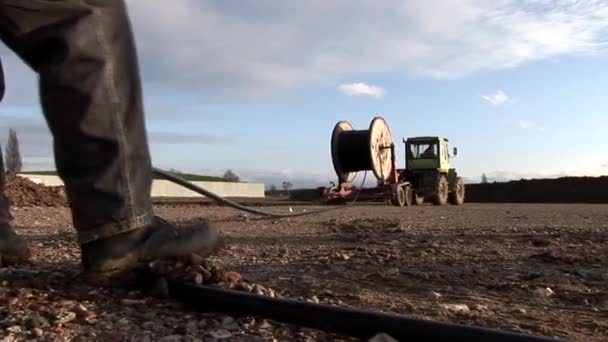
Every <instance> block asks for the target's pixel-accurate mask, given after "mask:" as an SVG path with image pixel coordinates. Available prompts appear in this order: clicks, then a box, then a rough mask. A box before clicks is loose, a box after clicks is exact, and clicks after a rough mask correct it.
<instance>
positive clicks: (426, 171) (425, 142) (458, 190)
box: [399, 137, 465, 205]
mask: <svg viewBox="0 0 608 342" xmlns="http://www.w3.org/2000/svg"><path fill="white" fill-rule="evenodd" d="M403 142H404V143H405V160H406V167H405V169H402V170H399V173H400V176H401V177H400V178H401V179H403V180H404V181H407V182H409V183H410V184H411V186H412V189H413V190H414V204H418V205H419V204H422V203H423V202H424V201H425V200H430V201H431V202H433V203H434V204H436V205H444V204H446V203H448V202H450V203H451V204H454V205H461V204H463V203H464V194H465V189H464V183H463V180H462V178H461V177H459V176H458V173H457V172H456V169H455V168H453V167H452V165H451V158H452V156H451V155H450V151H449V141H448V139H446V138H441V137H413V138H408V139H407V140H406V139H404V140H403ZM457 152H458V151H457V149H456V148H454V151H453V154H454V156H455V155H456V154H457Z"/></svg>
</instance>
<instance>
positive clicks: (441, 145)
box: [403, 137, 457, 172]
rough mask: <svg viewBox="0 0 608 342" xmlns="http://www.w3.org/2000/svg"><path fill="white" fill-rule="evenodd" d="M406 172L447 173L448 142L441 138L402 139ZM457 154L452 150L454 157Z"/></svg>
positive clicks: (448, 162) (448, 167) (448, 161)
mask: <svg viewBox="0 0 608 342" xmlns="http://www.w3.org/2000/svg"><path fill="white" fill-rule="evenodd" d="M403 142H404V143H405V161H406V170H407V171H429V170H437V171H440V172H448V170H449V169H450V158H451V156H450V154H449V141H448V139H446V138H441V137H413V138H408V139H407V140H406V139H403ZM456 154H457V150H456V148H454V155H456Z"/></svg>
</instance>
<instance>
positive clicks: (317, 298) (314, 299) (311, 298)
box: [310, 296, 319, 304]
mask: <svg viewBox="0 0 608 342" xmlns="http://www.w3.org/2000/svg"><path fill="white" fill-rule="evenodd" d="M310 301H311V302H312V303H315V304H319V297H317V296H312V297H310Z"/></svg>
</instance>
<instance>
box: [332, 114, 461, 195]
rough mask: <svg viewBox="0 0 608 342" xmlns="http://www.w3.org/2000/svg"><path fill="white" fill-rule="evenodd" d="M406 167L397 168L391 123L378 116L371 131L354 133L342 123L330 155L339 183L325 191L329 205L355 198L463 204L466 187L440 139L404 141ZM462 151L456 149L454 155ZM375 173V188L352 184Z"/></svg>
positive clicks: (409, 139)
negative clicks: (358, 177) (364, 174)
mask: <svg viewBox="0 0 608 342" xmlns="http://www.w3.org/2000/svg"><path fill="white" fill-rule="evenodd" d="M403 142H404V144H405V161H406V165H405V169H398V168H397V158H396V155H395V144H394V142H393V139H392V135H391V131H390V129H389V127H388V124H387V123H386V121H385V120H384V119H383V118H382V117H375V118H374V119H373V120H372V122H371V123H370V126H369V128H368V129H367V130H355V129H353V126H352V125H351V124H350V123H349V122H347V121H340V122H338V123H337V124H336V126H335V127H334V130H333V133H332V136H331V157H332V161H333V165H334V170H335V171H336V175H337V176H338V185H335V184H334V185H332V186H331V187H328V188H325V189H324V191H323V195H324V197H325V199H326V201H327V202H328V203H334V204H341V203H346V201H352V200H368V201H369V200H379V201H387V202H389V203H391V204H393V205H395V206H399V207H404V206H410V205H412V204H416V205H421V204H422V203H424V201H425V200H426V201H430V202H432V203H434V204H435V205H445V204H447V203H448V202H450V203H452V204H454V205H461V204H463V203H464V190H465V189H464V183H463V181H462V178H461V177H459V176H458V174H457V173H456V170H455V169H454V168H452V167H451V166H450V158H451V156H450V155H449V151H448V140H447V139H445V138H440V137H414V138H408V139H403ZM457 153H458V151H457V149H456V148H454V156H455V155H456V154H457ZM370 170H371V171H372V173H373V175H374V176H375V177H376V179H377V186H376V187H373V188H364V187H363V186H362V187H361V188H360V189H358V188H357V187H355V186H354V185H353V184H352V181H353V180H354V179H355V177H356V175H357V172H360V171H366V172H367V171H370Z"/></svg>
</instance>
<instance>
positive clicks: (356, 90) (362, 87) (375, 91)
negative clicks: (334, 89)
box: [338, 82, 384, 97]
mask: <svg viewBox="0 0 608 342" xmlns="http://www.w3.org/2000/svg"><path fill="white" fill-rule="evenodd" d="M338 89H340V91H341V92H343V93H344V94H346V95H348V96H357V95H368V96H372V97H382V96H383V95H384V89H382V88H380V87H378V86H374V85H367V84H365V83H362V82H359V83H348V84H342V85H340V86H339V87H338Z"/></svg>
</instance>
